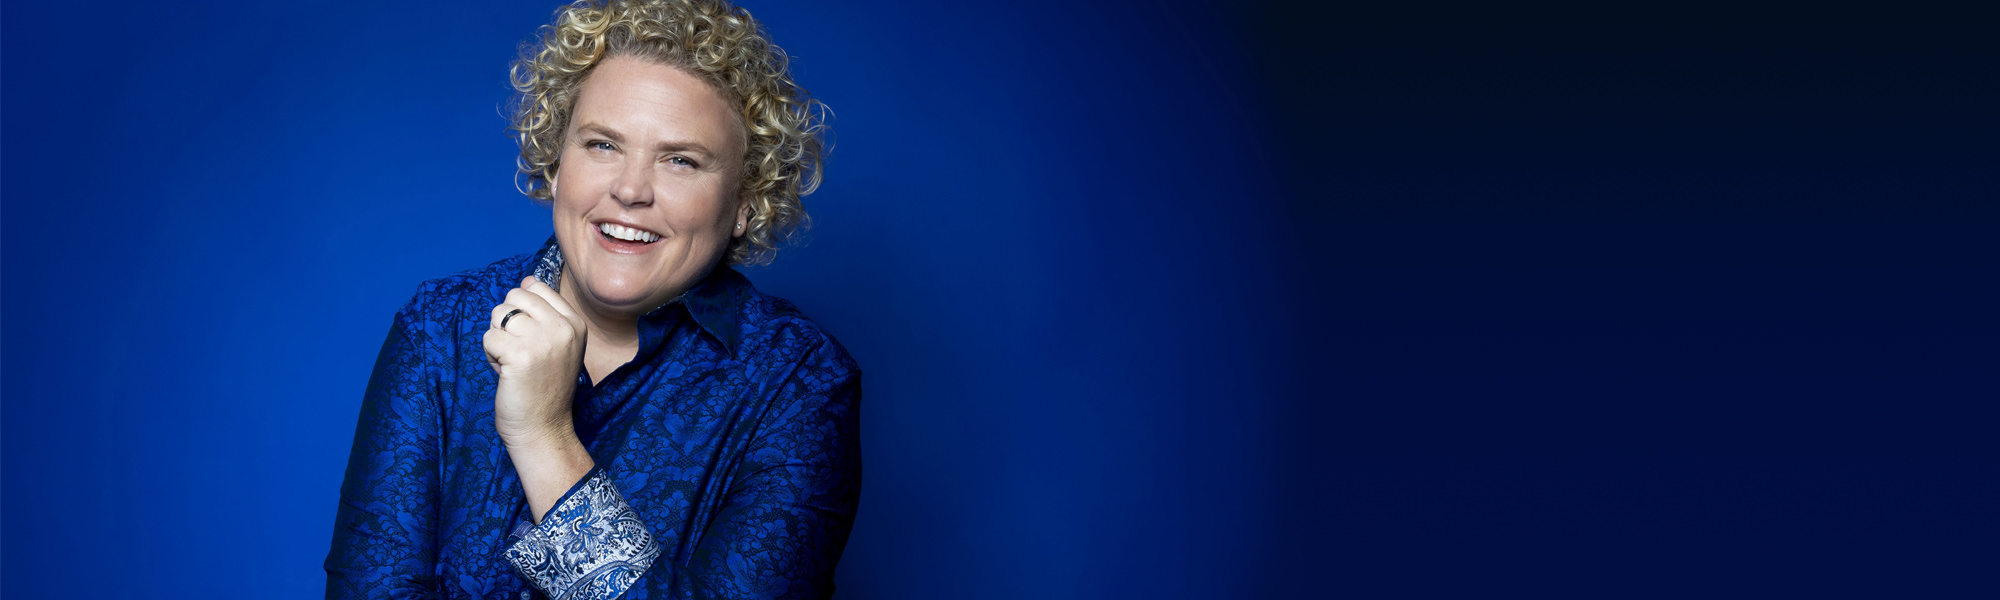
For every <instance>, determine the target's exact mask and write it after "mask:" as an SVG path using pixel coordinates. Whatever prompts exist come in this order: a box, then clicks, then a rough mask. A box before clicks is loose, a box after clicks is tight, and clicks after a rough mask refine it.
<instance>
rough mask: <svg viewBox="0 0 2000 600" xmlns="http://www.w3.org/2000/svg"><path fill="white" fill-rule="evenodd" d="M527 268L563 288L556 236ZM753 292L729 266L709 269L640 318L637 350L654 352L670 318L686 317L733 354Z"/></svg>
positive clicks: (664, 333) (551, 285) (537, 275)
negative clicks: (677, 294) (704, 274)
mask: <svg viewBox="0 0 2000 600" xmlns="http://www.w3.org/2000/svg"><path fill="white" fill-rule="evenodd" d="M529 265H530V269H531V274H533V275H534V276H535V278H536V279H540V280H542V283H545V284H548V286H549V287H551V288H555V289H562V288H561V286H562V270H563V253H562V247H561V246H559V245H557V244H556V238H555V236H549V241H548V242H547V243H544V244H542V249H541V250H538V251H536V252H535V256H534V258H533V259H531V260H530V261H529ZM755 289H756V288H754V287H751V285H750V280H749V279H748V278H745V277H744V276H743V274H742V273H738V272H736V270H735V269H732V268H729V266H728V265H716V266H715V268H714V269H711V270H709V272H708V276H707V277H704V278H702V280H701V281H698V282H695V284H694V287H691V288H688V290H687V291H686V292H682V293H681V295H680V296H679V297H676V298H674V299H673V300H670V301H668V302H667V303H666V304H663V305H661V306H660V307H659V308H655V309H653V310H652V311H651V312H648V313H646V315H645V316H643V317H640V319H639V346H640V350H641V351H642V353H650V352H651V351H652V350H654V349H657V348H658V347H659V344H660V342H662V341H664V340H665V339H666V334H667V333H668V332H669V331H670V328H671V327H672V325H673V321H674V319H673V317H676V316H679V315H681V314H686V315H687V316H688V317H690V318H692V319H693V320H694V322H695V324H697V325H699V326H701V330H702V331H703V332H706V333H707V334H708V336H709V337H710V338H713V339H714V340H715V341H716V342H718V343H720V344H722V347H723V349H724V350H726V351H728V352H729V353H730V354H735V353H736V345H737V343H738V342H740V341H741V340H742V338H743V307H744V303H745V302H747V301H748V300H749V296H750V294H751V292H753V291H755Z"/></svg>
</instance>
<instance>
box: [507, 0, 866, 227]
mask: <svg viewBox="0 0 2000 600" xmlns="http://www.w3.org/2000/svg"><path fill="white" fill-rule="evenodd" d="M535 33H536V39H535V40H533V41H531V42H528V43H525V44H523V45H522V46H521V55H520V58H517V59H515V61H514V64H513V65H512V67H511V68H509V70H508V74H509V76H510V79H512V81H513V84H514V90H515V92H516V94H515V97H514V105H513V119H512V121H513V123H512V126H511V127H509V129H511V130H513V131H514V132H515V135H516V137H517V138H519V141H520V144H521V156H520V158H518V159H516V160H515V163H516V165H517V166H518V167H519V169H520V172H519V173H518V174H516V179H515V186H516V187H517V188H519V189H520V190H521V193H523V194H527V195H528V197H530V198H533V199H534V200H535V201H536V202H538V203H541V204H544V205H546V204H548V203H551V202H553V201H554V196H553V195H552V194H551V193H550V185H549V184H550V182H551V181H553V180H554V179H553V178H554V177H555V174H556V168H557V167H558V166H559V160H560V159H561V158H562V148H563V135H564V133H565V132H566V131H567V130H568V128H569V121H570V115H571V111H572V110H574V109H575V107H576V97H577V93H578V91H580V90H581V89H582V87H583V81H584V79H586V78H588V77H589V76H590V72H591V70H592V69H593V68H595V67H596V66H597V65H598V64H599V63H601V62H603V61H604V59H606V58H609V57H612V56H632V57H636V58H642V59H646V60H650V61H653V62H657V63H660V64H663V65H667V66H671V67H676V68H679V69H681V70H683V71H686V72H687V73H689V74H691V75H694V76H696V77H699V78H701V79H702V80H703V81H706V82H708V85H709V87H712V88H714V89H715V90H716V91H717V92H718V93H720V94H721V95H722V97H723V99H724V101H725V102H727V103H729V105H731V106H734V107H737V108H738V110H739V112H738V115H739V116H740V117H742V121H743V124H744V128H745V130H746V131H747V132H748V133H749V136H748V137H749V141H750V144H749V148H748V150H747V151H745V153H744V155H743V167H744V168H743V179H742V183H741V184H740V186H739V187H738V191H737V197H738V198H739V199H741V200H742V201H743V202H747V203H749V205H750V218H749V222H748V223H746V224H745V225H744V232H743V235H742V237H737V238H733V239H731V241H730V242H729V251H728V254H727V258H726V259H725V260H726V261H727V262H728V263H729V264H744V265H759V264H766V263H769V262H771V259H772V258H773V257H775V256H776V255H777V251H778V247H779V246H780V245H782V244H784V243H786V242H789V241H791V240H793V239H795V238H796V237H797V236H798V235H799V234H800V233H802V232H803V231H804V230H805V229H806V228H807V227H808V226H809V225H810V224H811V219H810V218H809V217H807V216H806V211H805V207H804V205H803V204H802V203H801V200H802V199H803V198H804V197H805V196H806V195H807V194H811V193H813V190H815V189H818V188H819V182H820V173H821V169H822V165H823V160H824V155H825V145H824V144H825V143H824V138H825V135H826V122H825V116H824V113H826V112H828V111H827V110H826V105H825V104H822V103H820V101H818V100H815V99H813V98H812V97H811V96H810V95H809V94H807V92H806V90H805V89H804V88H801V87H799V85H798V83H796V82H794V81H792V75H791V71H790V63H791V59H790V57H789V56H787V55H786V54H785V51H784V50H783V49H781V48H779V47H778V46H777V45H776V44H772V43H771V40H770V37H769V35H768V34H767V33H766V32H765V31H764V28H763V25H762V24H760V23H758V22H757V20H756V19H754V18H752V17H751V16H750V11H748V10H745V9H743V8H741V7H734V6H730V5H729V3H728V2H727V1H726V0H578V1H577V2H575V3H572V4H570V5H568V6H564V7H563V8H561V9H560V10H557V11H556V19H555V21H554V22H553V23H550V24H548V25H543V26H541V28H539V29H537V30H536V32H535ZM522 175H525V176H526V179H527V181H526V182H525V183H523V182H522V181H521V176H522Z"/></svg>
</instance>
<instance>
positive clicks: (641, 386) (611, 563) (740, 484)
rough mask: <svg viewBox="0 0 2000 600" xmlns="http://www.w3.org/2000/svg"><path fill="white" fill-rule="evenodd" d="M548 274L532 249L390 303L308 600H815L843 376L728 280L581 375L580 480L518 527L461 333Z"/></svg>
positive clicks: (826, 569) (852, 372) (522, 514)
mask: <svg viewBox="0 0 2000 600" xmlns="http://www.w3.org/2000/svg"><path fill="white" fill-rule="evenodd" d="M562 265H563V261H562V256H561V249H560V248H559V247H558V246H557V244H556V242H555V239H554V238H553V237H552V238H550V239H549V241H548V242H547V243H546V244H544V245H543V247H542V249H541V250H540V251H538V252H533V253H529V254H523V255H519V256H515V257H512V258H509V259H506V260H502V261H499V262H496V263H494V264H492V265H489V266H487V267H485V268H482V269H477V270H473V271H468V272H464V273H459V274H457V275H453V276H450V277H445V278H442V279H436V280H432V281H428V282H425V283H424V284H423V285H422V286H420V287H419V289H418V290H417V293H416V294H415V296H414V297H413V298H411V300H410V302H409V303H408V304H407V305H405V306H404V307H403V308H402V309H401V310H399V311H397V313H396V316H395V319H394V320H393V321H392V322H391V324H390V328H389V335H388V336H387V339H385V340H384V342H383V345H382V350H381V353H380V354H378V355H377V358H376V363H375V369H374V374H373V375H372V376H371V377H370V379H369V382H368V387H367V389H366V390H365V392H364V393H363V395H362V402H361V410H360V416H359V419H358V422H357V425H356V427H355V433H354V446H353V449H352V451H351V452H350V453H349V455H348V466H347V472H346V476H345V478H344V480H343V482H342V484H341V491H340V503H339V506H338V510H337V511H336V513H335V515H334V530H333V543H332V545H331V548H330V549H329V551H328V553H327V558H326V562H325V565H324V566H325V568H326V572H327V597H328V598H491V599H502V598H504V599H507V600H515V599H519V598H529V597H575V598H609V597H617V598H624V599H639V598H823V597H826V596H828V595H830V594H832V592H833V573H834V566H835V564H836V563H837V562H838V561H839V559H840V553H841V550H842V548H843V547H845V545H846V543H847V536H848V532H849V531H850V530H851V528H852V526H853V521H854V514H855V507H856V504H857V502H858V500H859V498H860V489H861V452H860V441H859V434H860V415H859V404H860V399H861V371H860V369H859V368H858V366H857V365H856V364H855V362H854V360H853V359H852V358H851V357H849V356H848V354H847V352H846V351H845V350H844V349H842V348H841V347H840V344H839V343H838V342H836V341H835V340H834V339H833V337H832V336H830V335H828V334H827V333H826V332H825V331H823V330H822V329H820V328H819V326H818V325H817V324H815V323H813V322H812V321H811V320H810V319H807V318H806V317H805V315H804V314H802V313H800V312H799V310H798V308H797V307H794V306H793V305H792V304H791V303H789V302H786V301H785V300H783V299H779V298H775V297H772V296H768V295H765V294H762V293H760V292H758V291H757V290H756V288H754V287H753V286H751V285H750V282H749V280H747V279H745V278H744V277H743V276H742V274H740V273H737V272H736V271H735V270H734V269H731V268H729V267H726V266H718V267H716V268H715V269H714V271H712V272H711V273H710V274H709V275H708V276H707V277H706V278H705V279H703V280H702V281H701V282H699V283H697V284H696V285H695V286H694V287H693V288H691V289H690V290H688V292H687V293H685V294H683V295H682V296H681V297H680V298H678V299H676V300H674V301H673V302H670V303H668V304H667V305H665V306H662V307H660V308H658V309H656V310H654V311H652V312H650V313H648V314H646V315H645V316H643V317H642V318H641V319H640V321H639V350H638V353H637V355H636V356H634V358H633V359H632V362H630V363H628V364H626V365H624V366H622V367H619V368H618V369H616V370H614V371H613V372H611V373H610V374H608V375H605V376H604V377H603V379H602V380H601V381H599V382H597V383H595V384H593V383H592V381H591V378H590V377H589V374H587V373H579V375H578V381H577V387H576V389H575V391H574V394H573V396H572V400H571V403H572V410H573V413H572V419H573V421H574V422H575V424H576V430H577V437H578V439H579V440H581V441H582V442H583V444H584V447H585V448H587V449H588V450H589V451H590V454H591V458H592V459H593V460H594V461H595V462H596V465H597V467H596V468H595V469H593V470H592V472H591V473H590V474H589V475H587V476H586V477H585V478H584V479H583V480H582V481H579V482H578V484H577V485H576V486H575V487H574V488H572V490H571V491H570V493H569V494H567V495H566V496H565V497H564V499H563V500H562V501H559V502H558V503H557V508H555V509H553V510H551V511H550V515H548V516H547V517H546V518H545V519H544V520H543V521H542V522H541V523H539V524H533V523H531V522H530V519H529V514H528V508H527V496H526V495H525V494H524V492H523V490H522V488H521V483H520V479H519V477H518V476H517V475H516V473H515V471H514V466H513V463H512V461H511V460H510V458H509V457H508V456H507V451H506V449H505V447H504V446H503V445H502V444H501V443H500V440H499V433H498V432H497V431H496V430H495V429H494V425H493V392H494V388H495V384H496V381H495V376H494V373H493V371H492V369H491V368H490V367H488V366H487V364H486V359H485V353H484V351H483V344H482V342H481V336H483V335H484V333H485V331H486V329H487V327H488V326H489V323H490V320H491V312H490V311H491V310H492V308H493V307H494V306H495V305H498V304H500V302H501V301H502V299H503V298H504V296H505V295H506V292H507V290H509V289H512V288H513V287H515V286H516V285H518V284H519V283H520V281H521V279H522V278H523V277H527V276H531V275H532V276H536V277H539V278H541V279H542V280H543V281H545V282H549V283H550V284H551V285H555V284H556V283H557V282H559V281H560V273H561V269H562ZM619 499H622V502H620V501H619ZM642 537H644V538H650V540H651V543H650V545H648V544H646V543H644V542H642V541H641V539H642ZM645 548H651V549H650V550H646V549H645ZM649 556H650V558H647V557H649ZM579 565H581V566H582V570H581V571H578V570H577V568H578V566H579ZM565 569H566V570H565ZM558 571H559V573H558ZM621 588H622V593H619V592H618V590H619V589H621Z"/></svg>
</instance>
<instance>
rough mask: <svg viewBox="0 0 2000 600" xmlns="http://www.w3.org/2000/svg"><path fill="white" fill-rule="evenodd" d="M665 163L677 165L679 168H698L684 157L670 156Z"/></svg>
mask: <svg viewBox="0 0 2000 600" xmlns="http://www.w3.org/2000/svg"><path fill="white" fill-rule="evenodd" d="M667 162H670V163H674V164H677V165H680V166H683V167H689V168H693V167H697V166H700V165H696V164H694V161H692V160H688V158H687V157H685V156H670V157H667Z"/></svg>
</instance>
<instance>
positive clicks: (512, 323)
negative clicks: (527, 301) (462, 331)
mask: <svg viewBox="0 0 2000 600" xmlns="http://www.w3.org/2000/svg"><path fill="white" fill-rule="evenodd" d="M517 309H519V310H520V311H521V312H520V313H519V314H513V313H514V311H515V310H517ZM510 314H513V316H512V317H511V318H510V317H509V316H508V315H510ZM534 320H535V319H534V315H531V314H529V313H528V311H527V309H523V308H521V307H519V306H515V305H514V304H512V303H501V304H500V305H499V306H495V307H493V314H492V316H491V318H489V319H487V322H486V325H487V329H498V330H501V331H505V332H507V333H510V334H513V335H517V336H518V335H521V334H522V333H524V331H523V330H522V327H523V326H524V325H526V324H528V323H531V322H533V321H534ZM530 328H532V326H530Z"/></svg>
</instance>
